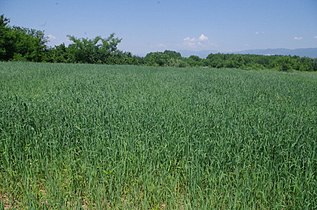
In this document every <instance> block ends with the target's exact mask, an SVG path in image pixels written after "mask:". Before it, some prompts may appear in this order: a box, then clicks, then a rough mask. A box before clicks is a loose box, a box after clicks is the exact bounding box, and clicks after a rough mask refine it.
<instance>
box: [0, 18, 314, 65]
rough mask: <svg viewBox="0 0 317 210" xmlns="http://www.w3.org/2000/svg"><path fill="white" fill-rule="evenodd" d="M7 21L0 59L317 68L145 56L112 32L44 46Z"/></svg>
mask: <svg viewBox="0 0 317 210" xmlns="http://www.w3.org/2000/svg"><path fill="white" fill-rule="evenodd" d="M8 24H9V20H8V19H7V18H5V17H4V16H3V15H2V16H0V35H1V36H0V60H2V61H11V60H14V61H21V60H22V61H35V62H52V63H92V64H131V65H149V66H173V67H187V66H208V67H213V68H224V67H225V68H240V69H277V70H281V71H288V70H298V71H317V59H311V58H306V57H298V56H263V55H237V54H210V55H208V56H207V58H199V57H197V56H190V57H189V58H184V57H182V56H181V54H180V53H178V52H175V51H170V50H166V51H164V52H151V53H148V54H147V55H146V56H145V57H144V58H143V57H138V56H135V55H132V54H131V53H129V52H122V51H120V50H118V48H117V46H118V44H119V43H120V41H121V39H119V38H117V37H115V35H114V34H111V35H110V36H109V37H107V38H102V37H100V36H97V37H95V38H93V39H89V38H76V37H74V36H68V38H69V39H70V41H71V42H72V43H71V44H70V45H69V46H66V45H65V44H60V45H58V46H54V47H48V46H47V45H46V43H47V38H46V37H45V36H44V32H42V31H37V30H34V29H26V28H21V27H10V26H9V25H8Z"/></svg>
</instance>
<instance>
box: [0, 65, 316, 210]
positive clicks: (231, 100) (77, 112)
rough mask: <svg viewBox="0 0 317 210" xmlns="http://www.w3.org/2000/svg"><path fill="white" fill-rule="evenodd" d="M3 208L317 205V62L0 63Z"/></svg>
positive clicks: (0, 190) (0, 201) (0, 192)
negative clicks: (286, 67)
mask: <svg viewBox="0 0 317 210" xmlns="http://www.w3.org/2000/svg"><path fill="white" fill-rule="evenodd" d="M0 102H1V103H0V209H1V206H2V208H35V209H38V208H44V209H45V208H48V209H69V208H83V209H86V208H87V209H106V208H110V209H250V208H252V209H305V208H306V209H316V208H317V190H316V189H317V179H316V176H317V154H316V153H317V144H316V140H317V74H316V73H299V72H293V73H282V72H273V71H261V72H258V71H243V70H235V69H220V70H219V69H218V70H216V69H203V68H185V69H179V68H155V67H136V66H104V65H75V64H74V65H73V64H67V65H66V64H33V63H0Z"/></svg>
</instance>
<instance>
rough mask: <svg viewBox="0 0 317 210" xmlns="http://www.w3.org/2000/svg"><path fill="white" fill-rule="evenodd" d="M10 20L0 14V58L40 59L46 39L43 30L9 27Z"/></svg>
mask: <svg viewBox="0 0 317 210" xmlns="http://www.w3.org/2000/svg"><path fill="white" fill-rule="evenodd" d="M9 22H10V20H9V19H7V18H5V17H4V16H3V15H1V16H0V60H4V61H8V60H26V61H36V62H39V61H42V60H43V57H44V54H45V52H46V45H45V44H46V42H47V39H46V38H45V36H44V32H42V31H38V30H35V29H27V28H22V27H10V26H9V25H8V24H9Z"/></svg>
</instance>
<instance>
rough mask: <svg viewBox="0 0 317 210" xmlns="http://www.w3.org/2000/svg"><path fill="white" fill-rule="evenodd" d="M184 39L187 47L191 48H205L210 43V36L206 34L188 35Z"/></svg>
mask: <svg viewBox="0 0 317 210" xmlns="http://www.w3.org/2000/svg"><path fill="white" fill-rule="evenodd" d="M183 41H184V42H183V44H184V45H185V47H186V48H190V49H203V48H206V47H208V46H209V45H210V43H209V38H208V37H207V36H206V35H205V34H201V35H200V36H199V37H186V38H184V39H183Z"/></svg>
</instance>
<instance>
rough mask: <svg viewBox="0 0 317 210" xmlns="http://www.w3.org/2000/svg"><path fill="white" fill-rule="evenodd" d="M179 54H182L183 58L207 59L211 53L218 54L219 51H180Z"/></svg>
mask: <svg viewBox="0 0 317 210" xmlns="http://www.w3.org/2000/svg"><path fill="white" fill-rule="evenodd" d="M179 52H180V53H181V54H182V56H183V57H189V56H191V55H197V56H198V57H200V58H206V57H207V56H208V55H209V54H210V53H218V51H215V50H200V51H191V50H180V51H179Z"/></svg>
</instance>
